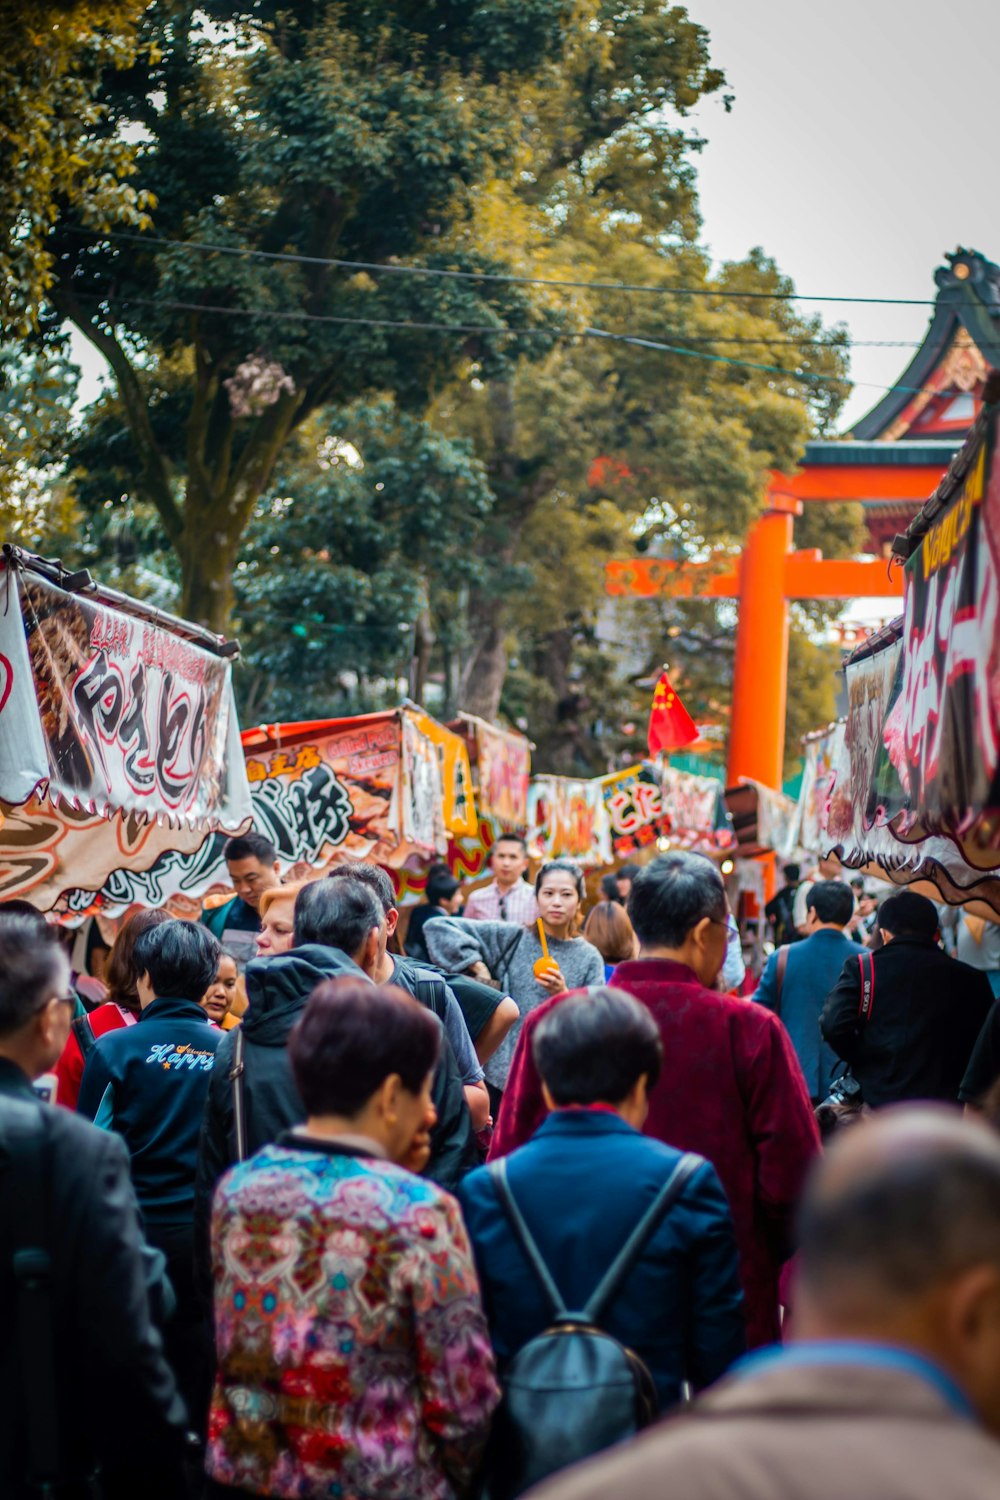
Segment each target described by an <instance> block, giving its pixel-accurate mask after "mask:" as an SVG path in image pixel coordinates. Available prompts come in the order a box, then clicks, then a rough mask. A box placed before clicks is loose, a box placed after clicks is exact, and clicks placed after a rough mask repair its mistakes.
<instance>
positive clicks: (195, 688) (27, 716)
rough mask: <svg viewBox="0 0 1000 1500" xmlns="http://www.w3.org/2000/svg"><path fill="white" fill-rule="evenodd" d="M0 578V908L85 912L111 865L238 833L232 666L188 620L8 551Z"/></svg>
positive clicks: (246, 808)
mask: <svg viewBox="0 0 1000 1500" xmlns="http://www.w3.org/2000/svg"><path fill="white" fill-rule="evenodd" d="M0 568H2V578H0V588H2V589H3V591H4V597H5V604H6V609H5V611H4V612H3V614H2V615H0V899H2V900H11V899H13V898H14V897H20V898H22V899H25V900H29V901H31V902H32V904H33V905H35V906H37V907H38V908H39V909H40V910H43V911H47V910H50V909H51V908H53V907H55V906H56V905H57V904H58V903H60V901H61V899H62V897H63V893H64V892H67V891H71V890H73V891H75V890H76V889H77V888H81V887H82V888H85V889H86V892H87V895H86V898H85V902H86V903H89V902H90V901H91V900H92V893H93V892H94V891H96V890H99V889H100V888H101V887H102V886H103V885H104V884H105V883H106V881H107V880H108V879H109V877H110V876H111V875H112V873H113V872H114V871H115V870H117V869H119V868H120V867H127V868H128V869H129V870H130V871H131V872H134V873H135V874H137V875H138V874H140V873H141V872H143V871H146V870H148V869H149V867H150V866H152V865H154V864H156V863H160V862H161V861H166V862H174V861H178V860H179V861H181V863H183V862H184V861H185V860H190V859H192V858H194V857H195V855H196V853H197V851H198V850H199V849H200V848H201V847H202V846H203V845H205V844H206V842H207V843H208V844H209V845H211V844H212V842H213V835H214V833H215V832H216V831H218V832H220V833H221V834H223V835H231V834H235V833H239V832H243V831H245V830H246V829H247V828H248V827H249V825H250V817H251V808H250V792H249V787H248V785H247V779H246V774H245V771H244V765H243V754H242V749H241V745H240V733H239V722H238V719H237V714H236V706H235V703H234V701H233V693H232V681H231V671H232V669H231V666H230V663H229V661H228V660H227V659H226V658H225V657H223V656H221V655H219V654H217V653H215V652H213V651H212V650H210V649H206V648H205V647H203V646H201V645H198V644H195V643H193V642H192V641H191V640H189V639H188V638H187V637H186V636H185V634H183V633H181V632H183V631H186V630H191V631H192V632H193V629H194V627H189V626H186V625H185V624H184V622H183V621H177V622H171V621H170V619H169V617H166V616H158V615H156V614H154V613H153V612H152V611H150V612H149V613H148V614H145V613H144V612H143V611H142V609H141V606H138V605H137V606H135V613H131V612H129V610H128V609H127V608H126V607H125V606H126V605H127V604H128V603H129V601H122V607H120V608H118V607H115V605H113V604H110V603H109V602H108V599H107V595H106V594H103V593H102V592H101V591H100V590H98V589H95V590H94V592H93V594H91V595H81V594H75V593H69V592H67V591H66V590H64V589H62V588H60V587H58V585H57V584H56V583H55V582H54V581H53V580H52V578H51V577H49V576H47V573H42V572H36V571H34V569H33V568H32V567H31V565H30V562H25V561H24V560H23V559H21V558H20V557H19V556H18V555H17V554H15V555H14V557H12V558H9V559H8V560H6V561H5V562H4V563H2V564H0ZM171 624H176V625H177V626H178V630H177V631H175V630H173V629H171ZM205 638H206V640H207V639H208V637H207V635H206V637H205ZM81 899H82V898H77V900H78V902H79V901H80V900H81Z"/></svg>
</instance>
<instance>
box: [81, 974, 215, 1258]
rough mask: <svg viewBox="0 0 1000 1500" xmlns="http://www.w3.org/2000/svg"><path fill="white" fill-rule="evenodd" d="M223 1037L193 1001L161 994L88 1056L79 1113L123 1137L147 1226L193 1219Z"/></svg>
mask: <svg viewBox="0 0 1000 1500" xmlns="http://www.w3.org/2000/svg"><path fill="white" fill-rule="evenodd" d="M223 1035H224V1033H223V1032H222V1031H220V1030H219V1028H218V1027H217V1026H215V1025H214V1023H213V1022H212V1021H210V1020H209V1018H208V1016H207V1015H206V1013H205V1011H203V1010H202V1008H201V1006H200V1005H198V1004H197V1003H196V1002H195V1001H194V1000H177V999H171V998H169V997H167V996H163V997H162V998H158V999H156V1000H154V1001H153V1002H152V1004H151V1005H148V1006H147V1007H146V1009H145V1010H144V1011H143V1012H142V1015H141V1016H140V1017H139V1021H138V1024H137V1025H135V1026H125V1027H123V1028H122V1029H121V1030H118V1031H109V1032H107V1033H106V1034H105V1035H104V1036H101V1037H98V1039H97V1041H96V1043H95V1045H94V1047H93V1048H92V1049H91V1051H90V1053H89V1054H88V1056H87V1066H86V1068H85V1069H84V1073H83V1081H82V1083H81V1084H80V1099H79V1103H78V1104H77V1109H78V1110H79V1112H80V1114H82V1115H86V1116H87V1118H88V1119H90V1120H93V1122H94V1124H95V1125H98V1126H100V1127H101V1128H102V1129H104V1130H114V1131H116V1132H117V1133H118V1134H119V1135H120V1136H122V1137H123V1139H124V1141H125V1144H126V1146H127V1147H128V1151H129V1156H130V1157H131V1160H132V1181H133V1183H134V1184H135V1192H136V1197H137V1198H138V1200H139V1206H140V1208H141V1209H142V1212H143V1216H144V1217H145V1219H146V1222H147V1223H148V1224H150V1225H154V1224H155V1225H159V1226H161V1227H163V1228H168V1227H171V1226H180V1225H183V1224H190V1223H191V1221H192V1218H193V1214H194V1179H195V1169H196V1166H197V1161H198V1133H199V1131H200V1129H201V1120H202V1115H203V1114H204V1111H205V1097H206V1095H207V1093H208V1082H209V1079H210V1078H211V1076H212V1068H213V1066H214V1064H215V1049H216V1048H217V1047H218V1045H219V1043H220V1042H221V1041H222V1038H223Z"/></svg>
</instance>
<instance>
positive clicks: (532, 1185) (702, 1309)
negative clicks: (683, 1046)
mask: <svg viewBox="0 0 1000 1500" xmlns="http://www.w3.org/2000/svg"><path fill="white" fill-rule="evenodd" d="M534 1056H535V1062H536V1065H537V1067H538V1070H539V1073H540V1075H541V1078H542V1083H543V1089H544V1094H545V1099H546V1103H547V1104H548V1107H549V1109H550V1111H551V1112H550V1114H549V1116H548V1118H547V1119H546V1120H545V1121H544V1123H543V1124H542V1125H541V1126H540V1127H539V1129H538V1130H537V1131H536V1133H535V1135H534V1136H533V1137H532V1139H531V1140H530V1141H529V1142H528V1143H527V1144H526V1145H524V1146H522V1147H520V1149H518V1150H517V1151H514V1152H512V1153H511V1155H510V1156H508V1157H507V1158H506V1162H507V1174H508V1182H509V1185H510V1189H511V1192H512V1194H513V1196H514V1199H515V1201H516V1203H517V1205H518V1207H519V1208H520V1210H521V1212H522V1214H523V1216H524V1218H525V1220H526V1221H527V1225H528V1228H529V1230H530V1232H531V1234H532V1236H533V1238H534V1239H535V1241H536V1243H537V1245H538V1248H539V1251H540V1252H541V1255H542V1259H543V1260H544V1261H545V1264H546V1266H547V1267H548V1269H549V1271H550V1273H551V1275H552V1278H553V1280H554V1281H555V1284H556V1286H557V1288H558V1289H559V1292H560V1294H561V1295H562V1298H563V1300H564V1301H565V1303H566V1306H567V1307H569V1308H570V1309H571V1310H575V1311H579V1310H581V1309H582V1308H583V1307H584V1305H585V1304H586V1303H587V1301H588V1300H589V1298H590V1297H591V1295H592V1294H593V1292H594V1290H595V1289H596V1287H597V1285H598V1283H599V1282H600V1280H601V1278H602V1277H603V1275H604V1273H605V1272H606V1271H607V1269H608V1267H609V1266H610V1265H611V1263H612V1262H613V1261H614V1259H615V1257H616V1256H617V1255H618V1252H619V1251H620V1250H621V1248H622V1247H623V1245H624V1244H625V1242H626V1240H627V1239H628V1237H629V1235H630V1234H631V1232H632V1230H633V1229H634V1228H635V1226H636V1224H637V1223H638V1222H639V1220H640V1219H641V1218H642V1216H643V1214H644V1213H645V1211H646V1210H647V1209H648V1208H649V1206H650V1204H651V1203H652V1202H653V1200H654V1198H655V1197H656V1196H657V1195H658V1193H659V1192H660V1190H661V1189H662V1188H663V1186H664V1184H665V1183H666V1181H667V1179H668V1178H669V1177H670V1176H671V1174H672V1172H673V1171H674V1168H675V1167H676V1166H677V1163H678V1162H679V1161H680V1158H681V1152H680V1151H676V1150H674V1148H673V1147H672V1146H667V1145H665V1144H664V1143H663V1142H662V1141H656V1140H652V1139H650V1138H649V1137H647V1136H644V1135H641V1134H640V1131H641V1128H642V1124H643V1121H644V1120H645V1117H646V1111H647V1108H648V1092H649V1090H650V1089H651V1088H652V1087H653V1086H654V1085H655V1083H656V1080H657V1077H658V1075H659V1071H660V1061H661V1057H662V1042H661V1040H660V1034H659V1029H658V1028H657V1026H656V1023H655V1021H654V1020H653V1018H652V1016H651V1015H650V1014H649V1011H648V1010H647V1009H646V1007H645V1006H644V1005H642V1004H640V1002H639V1001H638V1000H635V999H633V998H632V996H630V995H626V994H625V993H624V992H623V991H621V990H614V989H609V988H606V987H604V986H601V987H594V988H591V989H589V990H581V991H578V992H577V993H575V994H571V995H569V996H567V998H566V999H564V1000H562V1001H561V1002H560V1004H559V1005H557V1006H554V1007H553V1009H552V1011H551V1012H550V1013H549V1015H548V1016H546V1018H545V1020H544V1021H543V1022H542V1023H541V1024H540V1025H539V1027H538V1029H537V1032H536V1035H535V1038H534ZM458 1197H459V1201H460V1203H461V1205H462V1209H463V1212H464V1214H465V1222H466V1225H467V1227H468V1230H469V1235H470V1238H471V1240H472V1248H473V1252H474V1254H475V1257H476V1264H477V1266H478V1269H479V1277H480V1283H481V1287H482V1293H483V1303H484V1306H485V1308H486V1315H487V1318H488V1320H489V1325H490V1333H491V1337H492V1339H493V1347H494V1350H495V1352H496V1355H497V1359H498V1362H499V1365H500V1370H501V1381H502V1374H503V1369H504V1366H505V1363H506V1362H507V1361H509V1360H510V1359H511V1358H512V1357H513V1356H514V1355H515V1354H517V1352H518V1351H519V1350H520V1349H521V1348H523V1346H524V1345H525V1344H526V1343H528V1342H529V1341H530V1340H531V1339H533V1338H535V1337H536V1335H538V1334H540V1333H542V1332H543V1331H544V1330H545V1329H546V1328H548V1327H549V1326H550V1324H551V1322H552V1311H551V1307H550V1304H549V1302H548V1301H547V1299H546V1297H545V1295H544V1293H543V1291H542V1288H541V1287H540V1285H539V1283H538V1280H537V1277H536V1275H535V1274H534V1272H533V1270H532V1268H531V1266H530V1265H529V1263H528V1261H527V1259H526V1257H525V1254H524V1251H523V1250H522V1248H521V1246H520V1244H519V1242H518V1240H517V1239H516V1237H515V1234H514V1231H513V1230H512V1228H511V1225H510V1223H509V1220H508V1218H507V1216H506V1214H505V1212H504V1209H503V1207H502V1205H501V1202H500V1199H499V1197H498V1195H497V1191H496V1187H495V1185H494V1181H493V1178H492V1177H491V1175H490V1172H489V1169H488V1168H480V1169H479V1170H477V1171H475V1172H472V1173H470V1174H469V1176H468V1177H466V1178H465V1179H464V1181H463V1182H462V1183H460V1185H459V1188H458ZM603 1327H604V1329H605V1331H606V1332H607V1333H610V1334H611V1335H612V1336H613V1337H614V1338H616V1339H618V1340H619V1341H620V1342H621V1343H623V1344H625V1345H626V1346H627V1347H628V1348H630V1349H632V1350H634V1351H635V1353H636V1354H638V1355H639V1356H640V1358H641V1359H642V1360H643V1361H644V1362H645V1364H646V1365H647V1367H648V1369H649V1372H650V1374H651V1375H652V1377H653V1380H654V1382H655V1384H656V1389H657V1392H658V1395H659V1399H660V1405H661V1408H665V1407H668V1406H671V1405H673V1404H674V1403H675V1402H676V1401H677V1400H678V1399H679V1398H680V1394H681V1386H682V1383H683V1382H684V1381H690V1382H691V1384H692V1385H693V1386H694V1387H695V1388H697V1389H701V1388H702V1387H704V1386H706V1385H709V1384H710V1383H711V1382H712V1381H714V1380H716V1379H717V1378H718V1377H719V1376H720V1375H722V1374H723V1373H724V1372H725V1371H726V1370H727V1369H728V1368H729V1366H730V1365H731V1364H732V1363H733V1361H734V1360H735V1359H737V1358H739V1356H740V1355H741V1354H742V1352H743V1350H744V1348H745V1345H746V1334H745V1329H744V1320H743V1295H742V1292H741V1290H740V1280H739V1266H738V1261H737V1255H736V1241H735V1236H734V1231H733V1224H732V1219H731V1218H730V1214H729V1207H728V1204H727V1203H726V1198H725V1194H724V1193H723V1190H722V1187H721V1184H720V1182H719V1179H718V1177H717V1176H716V1173H715V1169H714V1167H712V1166H711V1165H710V1164H709V1163H708V1162H704V1163H703V1165H702V1166H701V1167H700V1168H699V1169H698V1170H697V1171H696V1172H695V1173H694V1174H693V1175H692V1176H691V1177H690V1178H689V1179H688V1181H687V1183H686V1184H685V1186H684V1188H683V1190H682V1191H681V1194H680V1196H679V1198H678V1199H677V1200H676V1202H675V1203H674V1204H673V1206H672V1207H671V1208H670V1210H669V1211H668V1212H667V1214H666V1216H665V1218H664V1219H663V1220H662V1221H661V1223H660V1224H659V1226H658V1227H657V1229H656V1230H655V1232H654V1233H653V1235H652V1236H651V1238H650V1239H649V1241H648V1242H647V1245H646V1247H645V1250H644V1251H643V1253H642V1255H641V1257H640V1259H639V1261H638V1262H637V1264H636V1265H635V1267H634V1269H633V1271H632V1274H631V1276H630V1277H629V1279H628V1280H627V1282H626V1283H625V1285H624V1286H623V1288H622V1289H621V1291H620V1292H619V1294H618V1296H617V1297H616V1299H615V1300H614V1302H612V1304H611V1306H610V1308H609V1309H608V1312H607V1314H606V1317H605V1321H604V1324H603Z"/></svg>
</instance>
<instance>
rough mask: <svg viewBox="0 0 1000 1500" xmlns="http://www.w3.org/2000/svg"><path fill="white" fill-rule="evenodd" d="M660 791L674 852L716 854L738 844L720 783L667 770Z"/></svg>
mask: <svg viewBox="0 0 1000 1500" xmlns="http://www.w3.org/2000/svg"><path fill="white" fill-rule="evenodd" d="M660 788H661V791H662V793H663V811H664V813H665V815H666V817H667V819H668V821H669V830H668V832H669V837H670V842H671V845H673V846H674V847H675V848H681V849H692V850H694V851H695V852H696V853H699V854H713V853H718V852H719V851H720V850H723V849H729V848H732V847H734V846H735V844H736V835H735V834H734V832H733V828H732V822H731V820H730V818H729V814H728V812H727V810H726V804H725V799H724V797H723V786H722V783H721V781H716V780H715V778H714V777H713V776H695V775H694V774H693V773H692V772H690V771H678V770H674V769H673V768H672V767H671V766H666V767H664V770H663V772H662V775H661V780H660Z"/></svg>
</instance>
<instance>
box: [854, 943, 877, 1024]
mask: <svg viewBox="0 0 1000 1500" xmlns="http://www.w3.org/2000/svg"><path fill="white" fill-rule="evenodd" d="M866 958H867V960H868V965H867V969H868V972H867V973H866V972H865V959H866ZM858 967H859V968H860V970H861V998H860V1000H859V1002H858V1020H859V1021H860V1022H861V1024H862V1026H863V1025H864V1024H865V1022H866V1021H870V1020H871V1016H872V1008H873V1006H874V1004H875V955H874V954H873V953H859V954H858Z"/></svg>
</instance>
